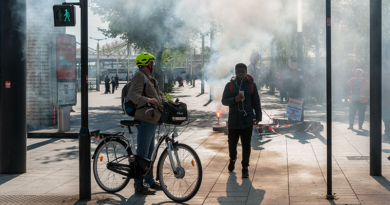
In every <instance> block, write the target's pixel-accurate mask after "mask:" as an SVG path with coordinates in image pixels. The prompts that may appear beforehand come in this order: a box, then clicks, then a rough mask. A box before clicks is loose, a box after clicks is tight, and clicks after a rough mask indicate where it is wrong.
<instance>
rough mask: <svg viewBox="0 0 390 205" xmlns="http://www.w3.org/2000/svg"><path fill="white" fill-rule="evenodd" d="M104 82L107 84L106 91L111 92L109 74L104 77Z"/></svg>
mask: <svg viewBox="0 0 390 205" xmlns="http://www.w3.org/2000/svg"><path fill="white" fill-rule="evenodd" d="M104 84H105V86H106V92H104V93H105V94H107V93H110V79H109V78H108V75H106V77H105V78H104Z"/></svg>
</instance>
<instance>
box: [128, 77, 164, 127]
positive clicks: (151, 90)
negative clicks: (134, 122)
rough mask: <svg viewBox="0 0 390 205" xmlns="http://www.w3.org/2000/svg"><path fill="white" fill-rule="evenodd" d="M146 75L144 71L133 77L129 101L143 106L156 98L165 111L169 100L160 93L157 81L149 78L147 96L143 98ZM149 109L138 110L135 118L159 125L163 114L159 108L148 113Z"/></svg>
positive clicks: (146, 89)
mask: <svg viewBox="0 0 390 205" xmlns="http://www.w3.org/2000/svg"><path fill="white" fill-rule="evenodd" d="M144 75H146V74H145V73H144V72H143V71H138V72H137V73H136V74H135V75H134V76H133V78H132V79H131V87H130V92H129V96H127V97H128V99H130V100H131V101H132V102H133V103H134V104H136V105H138V106H143V105H145V104H146V101H147V100H148V98H155V99H156V100H157V101H158V102H159V104H160V106H159V107H160V110H163V104H164V103H165V102H167V99H166V98H165V95H164V94H163V93H162V92H161V91H160V89H159V87H158V83H157V80H156V79H154V78H152V77H148V78H149V80H148V83H147V84H146V87H145V96H143V93H142V91H143V89H144V81H145V80H144ZM148 109H150V108H149V107H147V108H142V109H137V111H136V112H135V117H136V118H138V119H140V120H143V121H146V122H150V123H157V122H158V121H159V120H160V117H161V112H160V111H159V110H158V109H157V108H155V109H153V110H152V111H148V112H146V110H148ZM145 112H146V113H145Z"/></svg>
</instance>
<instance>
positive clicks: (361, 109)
mask: <svg viewBox="0 0 390 205" xmlns="http://www.w3.org/2000/svg"><path fill="white" fill-rule="evenodd" d="M366 108H367V103H362V102H360V101H352V102H351V103H350V104H349V126H350V127H353V123H354V121H355V115H356V112H358V116H359V127H362V126H363V122H364V114H365V112H366Z"/></svg>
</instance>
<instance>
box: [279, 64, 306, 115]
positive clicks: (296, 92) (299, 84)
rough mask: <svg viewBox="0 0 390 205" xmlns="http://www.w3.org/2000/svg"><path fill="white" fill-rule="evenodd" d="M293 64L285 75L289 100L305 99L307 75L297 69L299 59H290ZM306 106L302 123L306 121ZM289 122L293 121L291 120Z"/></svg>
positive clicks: (284, 81)
mask: <svg viewBox="0 0 390 205" xmlns="http://www.w3.org/2000/svg"><path fill="white" fill-rule="evenodd" d="M290 60H291V63H290V68H291V69H289V70H288V71H286V72H285V73H284V75H283V82H282V84H283V86H284V88H285V89H286V90H285V91H287V92H288V97H289V98H294V99H296V98H304V97H305V87H306V85H305V82H304V79H305V75H304V73H303V72H302V71H301V70H298V69H297V68H296V67H297V58H295V57H290ZM303 106H304V104H303V105H302V115H301V121H304V109H303ZM289 121H292V120H291V119H289Z"/></svg>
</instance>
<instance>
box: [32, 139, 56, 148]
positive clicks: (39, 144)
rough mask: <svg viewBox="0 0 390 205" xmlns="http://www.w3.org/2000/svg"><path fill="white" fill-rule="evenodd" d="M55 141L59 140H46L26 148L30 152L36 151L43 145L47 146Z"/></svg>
mask: <svg viewBox="0 0 390 205" xmlns="http://www.w3.org/2000/svg"><path fill="white" fill-rule="evenodd" d="M57 140H60V139H59V138H52V139H48V140H45V141H43V142H38V143H35V144H32V145H28V146H27V151H30V150H33V149H36V148H38V147H42V146H44V145H47V144H50V143H52V142H55V141H57Z"/></svg>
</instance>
